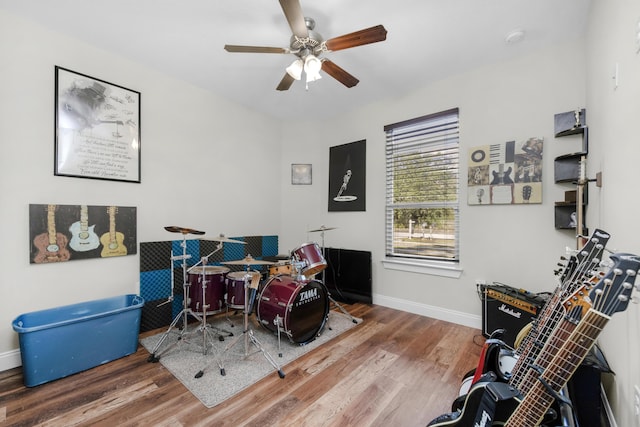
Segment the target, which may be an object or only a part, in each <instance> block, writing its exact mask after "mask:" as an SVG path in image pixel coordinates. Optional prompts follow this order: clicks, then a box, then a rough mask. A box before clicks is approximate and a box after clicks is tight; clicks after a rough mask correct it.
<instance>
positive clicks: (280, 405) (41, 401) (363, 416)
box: [0, 304, 484, 427]
mask: <svg viewBox="0 0 640 427" xmlns="http://www.w3.org/2000/svg"><path fill="white" fill-rule="evenodd" d="M344 307H345V308H346V309H347V310H348V311H349V312H350V313H351V314H352V315H353V316H356V317H361V318H363V322H362V323H361V324H360V325H359V326H358V327H356V328H353V329H351V330H350V331H348V332H347V333H345V334H342V335H340V336H339V337H337V338H336V339H333V340H331V341H329V342H328V343H326V344H325V345H323V346H321V347H319V348H317V349H315V350H313V351H311V352H309V353H307V354H306V355H304V356H303V357H301V358H299V359H297V360H295V361H294V362H292V363H290V364H288V365H286V366H285V367H284V370H285V372H286V377H285V378H284V379H280V378H279V377H278V375H277V374H276V373H274V374H273V375H270V376H268V377H266V378H264V379H263V380H262V381H260V382H258V383H257V384H255V385H254V386H252V387H250V388H248V389H247V390H245V391H243V392H241V393H240V394H238V395H236V396H234V397H232V398H231V399H228V400H227V401H225V402H223V403H221V404H220V405H218V406H216V407H214V408H211V409H208V408H206V407H205V406H203V405H202V403H200V401H199V400H198V399H196V398H195V397H194V396H193V395H192V394H191V393H190V392H189V391H188V390H187V389H186V388H185V387H184V386H183V385H182V383H180V382H179V381H178V380H177V379H176V378H175V377H174V376H173V375H172V374H171V373H169V371H167V370H166V369H165V368H164V367H163V366H162V365H161V364H160V363H149V362H147V358H148V356H149V353H148V352H147V351H146V350H145V349H144V348H142V347H139V348H138V351H137V352H136V353H134V354H132V355H130V356H127V357H124V358H122V359H119V360H116V361H113V362H110V363H107V364H105V365H102V366H99V367H96V368H93V369H90V370H88V371H85V372H81V373H79V374H75V375H72V376H70V377H67V378H62V379H59V380H56V381H53V382H50V383H47V384H43V385H41V386H37V387H33V388H27V387H25V386H24V385H23V381H22V373H21V369H20V368H16V369H11V370H8V371H5V372H0V426H34V425H43V426H74V425H92V426H96V425H104V426H116V425H117V426H148V425H153V426H197V425H202V426H213V425H215V426H225V425H228V426H239V425H249V426H291V425H295V426H398V427H405V426H425V425H426V424H427V423H428V422H429V421H431V420H432V419H433V418H435V417H437V416H438V415H441V414H443V413H446V412H449V411H450V407H451V403H452V401H453V399H454V398H455V397H456V396H457V394H458V389H459V387H460V380H461V379H462V376H463V375H464V373H466V372H467V371H469V370H470V369H472V368H473V367H475V364H476V363H477V360H478V357H479V354H480V346H481V344H482V343H483V342H484V338H483V337H482V335H481V331H480V330H477V329H472V328H468V327H464V326H459V325H455V324H451V323H447V322H444V321H440V320H435V319H431V318H427V317H423V316H419V315H415V314H410V313H405V312H401V311H397V310H393V309H389V308H385V307H381V306H376V305H371V306H369V305H365V304H355V305H344ZM156 332H158V331H152V332H146V333H144V334H142V336H148V335H152V334H153V333H156ZM248 363H249V362H248Z"/></svg>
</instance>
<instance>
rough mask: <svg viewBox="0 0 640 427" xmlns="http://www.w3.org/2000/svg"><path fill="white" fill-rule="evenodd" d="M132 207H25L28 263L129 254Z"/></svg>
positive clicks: (132, 232) (133, 222)
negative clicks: (27, 214)
mask: <svg viewBox="0 0 640 427" xmlns="http://www.w3.org/2000/svg"><path fill="white" fill-rule="evenodd" d="M136 226H137V215H136V208H135V207H127V206H88V205H56V204H47V205H42V204H31V205H29V241H30V245H29V246H30V254H29V262H30V263H31V264H44V263H53V262H63V261H73V260H79V259H89V258H106V257H114V256H124V255H132V254H135V253H136V251H137V233H136Z"/></svg>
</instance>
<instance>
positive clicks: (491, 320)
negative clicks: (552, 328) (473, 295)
mask: <svg viewBox="0 0 640 427" xmlns="http://www.w3.org/2000/svg"><path fill="white" fill-rule="evenodd" d="M479 292H480V296H481V298H482V334H483V335H484V336H485V337H489V336H490V335H491V334H492V333H493V332H494V331H495V330H496V329H504V330H505V332H504V334H503V335H502V338H501V339H502V341H504V342H505V343H507V345H509V346H511V347H513V346H514V343H515V340H516V337H517V336H518V333H519V332H520V331H521V330H522V328H524V327H525V326H526V325H527V324H529V323H530V322H531V321H532V320H533V319H535V318H536V316H537V315H538V312H539V311H540V309H541V308H542V306H543V305H544V303H545V301H546V298H544V297H541V296H539V295H536V294H532V293H530V292H527V291H525V290H522V289H516V288H512V287H510V286H506V285H497V284H493V285H480V286H479Z"/></svg>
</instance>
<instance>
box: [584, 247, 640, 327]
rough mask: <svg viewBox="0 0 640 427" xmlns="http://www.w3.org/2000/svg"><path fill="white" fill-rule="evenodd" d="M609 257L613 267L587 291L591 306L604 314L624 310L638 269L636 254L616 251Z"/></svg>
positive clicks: (638, 258) (639, 265)
mask: <svg viewBox="0 0 640 427" xmlns="http://www.w3.org/2000/svg"><path fill="white" fill-rule="evenodd" d="M609 258H611V261H613V263H614V264H613V267H611V269H610V270H609V271H608V272H607V273H606V274H605V275H604V277H603V278H602V279H600V281H599V282H598V283H597V284H596V285H595V286H594V287H593V288H592V289H591V292H589V298H590V299H591V301H592V307H593V308H594V309H595V310H598V311H599V312H601V313H603V314H606V315H612V314H613V313H616V312H618V311H624V310H626V308H627V306H628V305H629V301H630V300H631V294H632V293H633V290H634V283H635V281H636V276H637V274H638V270H639V269H640V257H638V256H637V255H633V254H626V253H616V254H613V255H611V256H610V257H609Z"/></svg>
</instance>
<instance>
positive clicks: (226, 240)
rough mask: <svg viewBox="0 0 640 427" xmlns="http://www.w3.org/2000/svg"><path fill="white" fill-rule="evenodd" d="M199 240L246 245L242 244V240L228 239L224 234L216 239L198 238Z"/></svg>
mask: <svg viewBox="0 0 640 427" xmlns="http://www.w3.org/2000/svg"><path fill="white" fill-rule="evenodd" d="M200 240H208V241H211V242H223V243H240V244H243V245H246V244H247V242H243V241H242V240H233V239H229V238H228V237H226V236H225V235H224V234H221V235H219V236H218V237H200Z"/></svg>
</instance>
